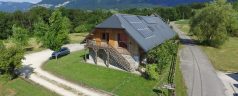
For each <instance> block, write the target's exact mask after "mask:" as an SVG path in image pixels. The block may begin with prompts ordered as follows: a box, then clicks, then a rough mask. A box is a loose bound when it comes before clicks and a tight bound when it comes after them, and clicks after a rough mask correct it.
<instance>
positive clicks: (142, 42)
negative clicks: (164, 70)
mask: <svg viewBox="0 0 238 96" xmlns="http://www.w3.org/2000/svg"><path fill="white" fill-rule="evenodd" d="M96 28H120V29H125V31H126V32H127V34H128V35H129V36H130V37H132V38H133V39H134V40H135V41H136V42H137V43H138V44H139V46H140V47H141V48H142V49H143V50H144V51H145V52H147V51H149V50H150V49H152V48H154V47H156V46H158V45H160V44H162V43H163V42H164V41H166V40H168V39H171V38H173V37H174V36H175V34H176V33H175V32H174V31H173V30H172V29H171V28H170V27H169V25H168V24H166V23H165V22H164V21H163V20H162V19H161V18H160V17H154V16H137V15H128V14H115V15H113V16H111V17H110V18H108V19H107V20H105V21H104V22H102V23H101V24H99V25H97V26H96Z"/></svg>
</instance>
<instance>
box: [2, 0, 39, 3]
mask: <svg viewBox="0 0 238 96" xmlns="http://www.w3.org/2000/svg"><path fill="white" fill-rule="evenodd" d="M0 1H12V2H30V3H38V2H40V1H41V0H0Z"/></svg>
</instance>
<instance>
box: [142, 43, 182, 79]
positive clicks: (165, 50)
mask: <svg viewBox="0 0 238 96" xmlns="http://www.w3.org/2000/svg"><path fill="white" fill-rule="evenodd" d="M177 49H178V44H177V43H176V42H175V40H169V41H166V42H165V43H163V44H161V45H159V46H157V47H155V48H153V49H152V50H150V51H149V52H148V53H147V63H149V64H148V65H146V73H147V74H148V76H149V77H150V78H154V76H156V75H154V74H155V73H157V75H160V74H161V73H162V71H163V69H164V68H165V67H166V66H168V65H169V64H171V62H176V60H175V61H173V60H172V57H173V56H177V55H176V54H177ZM151 64H152V65H151ZM152 71H153V72H152Z"/></svg>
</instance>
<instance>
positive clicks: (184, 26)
mask: <svg viewBox="0 0 238 96" xmlns="http://www.w3.org/2000/svg"><path fill="white" fill-rule="evenodd" d="M175 24H176V25H177V26H178V28H179V29H180V30H181V31H183V32H186V33H188V32H189V30H190V26H189V20H179V21H176V22H175Z"/></svg>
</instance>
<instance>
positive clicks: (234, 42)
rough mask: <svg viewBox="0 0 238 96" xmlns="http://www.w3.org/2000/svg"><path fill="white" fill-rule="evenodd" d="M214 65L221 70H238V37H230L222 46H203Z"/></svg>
mask: <svg viewBox="0 0 238 96" xmlns="http://www.w3.org/2000/svg"><path fill="white" fill-rule="evenodd" d="M202 48H203V50H204V51H205V52H206V53H207V55H208V57H209V58H210V59H211V61H212V63H213V65H214V67H215V68H216V69H218V70H220V71H231V72H238V38H237V37H230V38H229V40H228V41H227V42H226V43H225V44H224V45H222V46H221V48H213V47H207V46H202Z"/></svg>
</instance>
